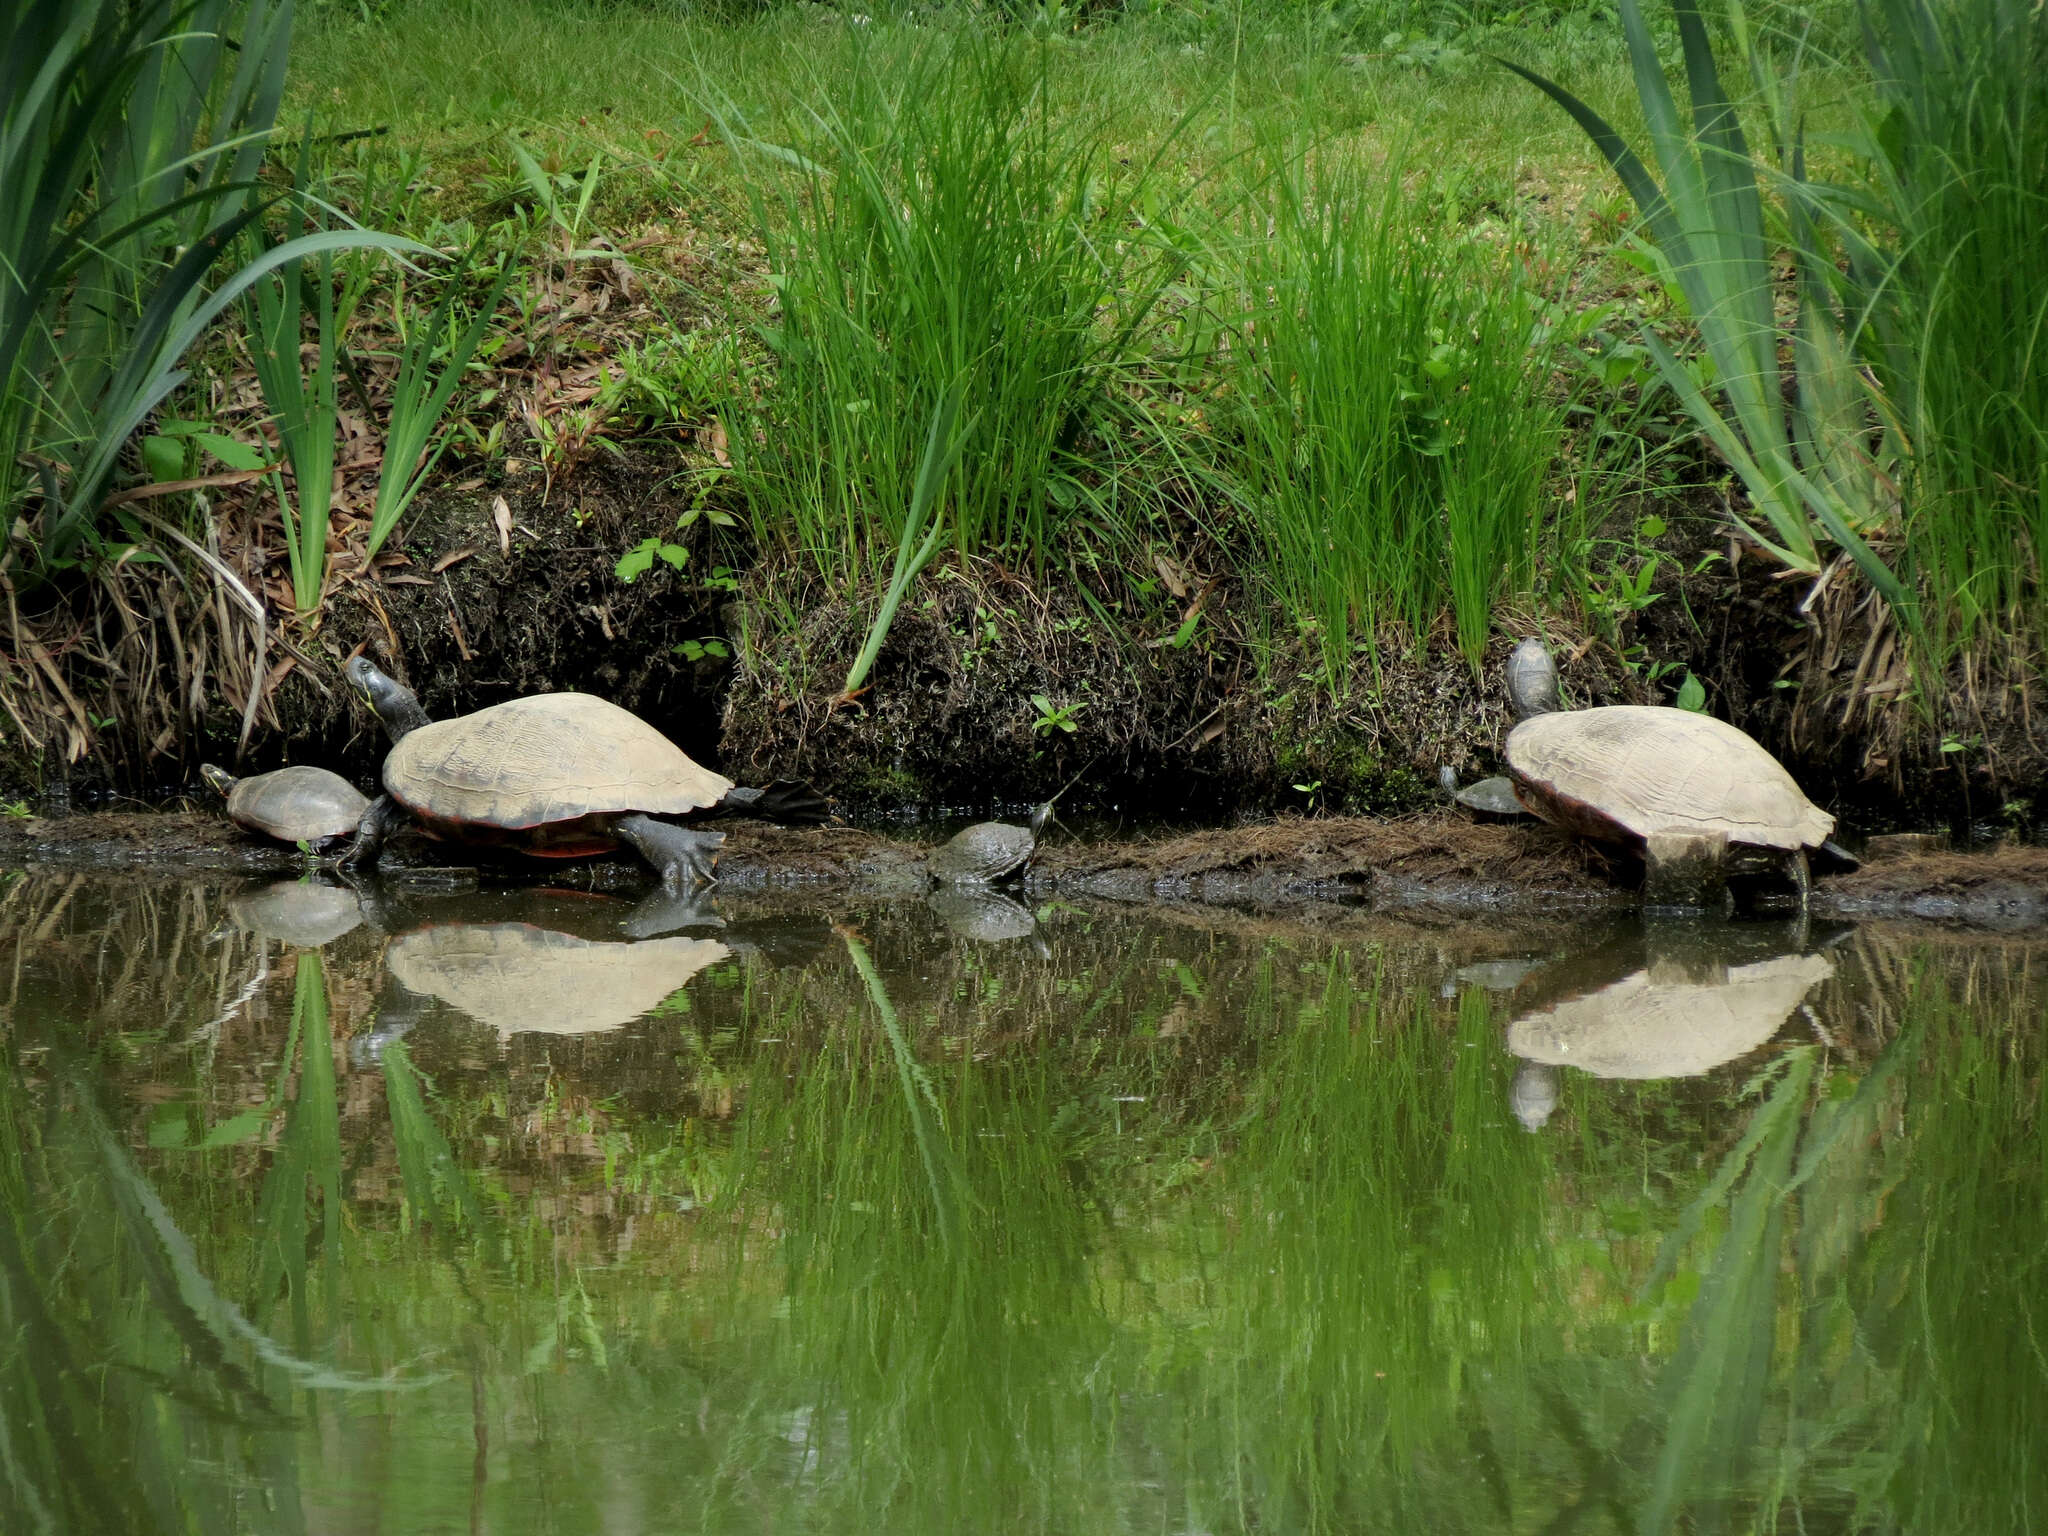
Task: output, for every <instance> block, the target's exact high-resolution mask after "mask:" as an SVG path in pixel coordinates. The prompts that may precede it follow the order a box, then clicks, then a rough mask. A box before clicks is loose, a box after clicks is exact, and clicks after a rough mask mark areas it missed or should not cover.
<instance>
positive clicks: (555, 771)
mask: <svg viewBox="0 0 2048 1536" xmlns="http://www.w3.org/2000/svg"><path fill="white" fill-rule="evenodd" d="M384 787H385V789H387V790H389V791H390V793H391V797H392V798H393V799H394V800H396V801H397V802H398V803H399V804H400V805H402V806H404V807H405V808H406V809H407V810H408V811H411V812H412V813H413V814H414V815H415V816H417V817H419V818H420V819H421V820H422V821H424V822H426V823H427V824H428V826H429V827H430V828H433V829H435V830H440V831H444V832H448V833H451V834H454V835H458V836H462V837H465V838H470V839H475V840H482V841H504V842H510V843H517V844H522V845H525V846H528V847H529V848H532V849H533V850H534V851H539V852H547V853H558V854H564V855H567V854H572V853H594V852H599V851H602V850H603V849H606V848H610V847H614V846H616V843H617V840H616V839H615V838H612V837H611V836H609V835H608V832H607V825H606V824H607V819H608V818H610V817H612V816H617V815H623V814H625V813H627V812H629V811H644V812H646V813H647V814H649V815H653V816H687V815H688V814H690V813H691V812H692V811H701V810H705V809H707V808H709V807H711V806H714V805H716V804H717V803H718V802H719V801H720V800H722V799H723V798H725V795H726V793H727V792H728V791H729V790H731V788H732V780H730V779H728V778H725V777H724V776H723V775H720V774H716V773H713V772H712V771H711V770H710V769H708V768H705V767H702V766H700V765H699V764H697V763H695V762H693V761H691V759H690V758H689V756H688V755H687V754H685V753H684V751H683V749H682V748H681V747H678V746H677V745H676V744H675V743H674V742H672V741H670V740H669V739H668V738H667V737H666V736H664V735H662V734H661V732H659V731H657V730H656V729H655V728H654V727H653V726H651V725H649V724H648V723H647V722H646V721H644V720H642V719H641V718H640V717H639V716H638V715H635V714H633V713H632V712H630V711H628V710H624V709H621V708H619V706H618V705H616V704H612V703H609V702H607V701H606V700H604V699H600V698H598V697H597V696H596V695H594V694H588V693H541V694H535V695H533V696H532V697H531V698H524V699H512V700H510V701H509V702H507V703H504V704H494V705H492V706H491V707H490V708H489V709H480V710H478V711H476V713H474V714H469V715H461V716H458V717H457V718H455V719H453V720H436V721H434V722H433V723H432V724H430V725H423V726H420V727H419V728H418V729H416V730H412V731H408V732H406V734H405V735H404V736H402V737H400V738H399V740H398V743H397V744H396V745H395V746H393V747H392V749H391V753H390V755H389V756H388V757H386V758H385V759H384Z"/></svg>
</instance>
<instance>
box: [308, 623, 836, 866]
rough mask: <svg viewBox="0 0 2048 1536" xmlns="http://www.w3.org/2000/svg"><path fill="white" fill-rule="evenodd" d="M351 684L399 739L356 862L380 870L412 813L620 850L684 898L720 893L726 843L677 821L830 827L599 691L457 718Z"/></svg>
mask: <svg viewBox="0 0 2048 1536" xmlns="http://www.w3.org/2000/svg"><path fill="white" fill-rule="evenodd" d="M348 679H349V682H350V683H351V684H352V685H353V686H354V688H355V689H356V691H357V692H358V693H360V694H361V695H362V696H363V698H364V699H365V700H366V701H367V702H368V704H369V706H370V708H371V709H372V710H373V711H374V712H375V713H376V715H377V718H378V719H379V720H380V721H381V722H383V725H384V728H385V730H386V731H387V732H388V733H389V734H390V737H391V742H392V746H391V752H390V755H389V756H387V757H386V758H385V759H384V773H383V778H384V791H385V793H384V795H383V796H382V798H380V799H378V800H377V801H375V802H374V803H373V804H372V805H371V806H370V808H369V809H368V811H366V812H365V813H364V815H363V822H362V828H361V830H360V831H359V832H358V834H357V836H356V841H355V845H354V846H353V847H352V848H351V849H350V850H349V852H348V854H347V856H346V860H345V862H347V863H349V864H362V863H367V862H369V861H370V860H372V859H374V858H375V857H376V855H377V851H378V849H379V848H381V847H382V845H383V842H384V839H385V838H386V837H387V836H389V834H390V832H391V829H392V827H393V826H394V825H395V824H396V823H397V822H398V821H399V819H400V818H401V817H403V816H410V817H412V818H413V819H414V820H416V821H417V822H418V823H419V824H420V826H421V827H422V828H423V829H424V830H425V831H426V832H427V833H428V835H429V836H433V837H441V838H449V839H452V840H455V841H460V842H468V843H483V844H490V845H496V846H500V847H507V848H512V849H515V850H517V851H518V852H520V853H525V854H530V855H532V856H534V857H536V858H550V859H565V858H584V857H588V856H590V855H592V854H599V853H609V852H611V851H613V850H614V849H616V848H618V847H619V846H620V845H621V844H625V845H626V846H628V847H630V848H632V849H633V851H634V852H635V853H637V854H639V855H640V857H641V858H642V859H643V860H645V861H646V863H647V864H648V865H650V866H651V867H652V868H653V869H654V870H655V871H656V872H657V873H658V874H660V876H661V879H662V884H663V885H665V886H667V887H668V888H669V889H671V890H680V889H683V888H685V887H686V886H688V885H690V884H693V883H701V884H709V883H710V882H711V881H712V880H713V879H714V878H715V877H714V875H713V874H712V869H713V866H714V865H716V864H717V862H718V851H719V848H720V846H721V845H722V844H723V843H724V841H725V834H724V833H723V832H706V831H700V830H698V829H696V828H694V827H680V826H677V825H675V823H674V822H673V821H671V820H667V819H664V818H670V817H704V816H713V815H743V816H760V817H763V818H770V819H777V820H789V821H799V820H801V821H822V820H826V819H829V817H830V808H829V807H828V806H827V805H826V804H825V802H824V801H823V800H821V799H820V798H819V797H818V796H817V795H816V794H814V793H812V792H811V791H810V790H808V789H806V788H804V787H803V786H801V785H791V784H776V785H771V786H769V787H768V788H767V789H765V790H764V789H744V788H740V787H738V786H736V785H735V784H734V783H733V782H732V780H730V779H728V778H726V777H724V776H723V775H722V774H716V773H713V772H712V771H711V770H710V769H709V768H704V767H700V766H699V765H698V764H696V763H694V762H692V761H691V760H690V758H689V757H688V756H687V755H685V753H684V752H683V750H682V748H680V747H678V746H677V745H676V744H675V743H674V742H672V741H670V740H669V739H668V738H667V737H666V736H664V735H662V734H661V732H659V731H657V730H656V729H655V728H654V727H653V726H651V725H649V724H648V723H647V722H646V721H644V720H642V719H641V718H640V717H639V716H638V715H635V714H633V713H631V712H630V711H627V710H623V709H621V708H619V706H618V705H616V704H613V703H610V702H608V701H606V700H604V699H600V698H598V697H596V696H595V695H593V694H588V693H543V694H536V695H534V696H532V697H529V698H524V699H513V700H510V701H509V702H507V703H504V704H494V705H492V706H491V707H490V708H489V709H480V710H478V711H476V712H475V713H474V714H469V715H461V716H458V717H457V718H455V719H453V720H439V721H436V720H430V719H429V718H428V717H427V712H426V711H425V710H424V709H422V708H421V707H420V701H419V699H418V698H417V697H416V696H415V695H414V694H413V692H412V690H411V689H409V688H405V687H402V686H401V685H400V684H398V683H396V682H394V681H393V680H392V679H391V678H389V677H387V676H385V675H384V673H382V672H380V671H379V670H378V669H377V668H376V667H375V666H374V665H373V664H371V662H370V661H369V660H368V659H367V658H365V657H361V656H358V657H357V658H356V659H355V660H353V661H351V662H350V663H349V664H348Z"/></svg>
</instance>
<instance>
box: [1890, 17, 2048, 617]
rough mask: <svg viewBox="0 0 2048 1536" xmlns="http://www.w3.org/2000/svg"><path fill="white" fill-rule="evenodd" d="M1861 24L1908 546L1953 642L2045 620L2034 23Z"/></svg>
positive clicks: (2041, 239)
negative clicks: (1872, 94)
mask: <svg viewBox="0 0 2048 1536" xmlns="http://www.w3.org/2000/svg"><path fill="white" fill-rule="evenodd" d="M1868 21H1869V27H1870V32H1869V40H1870V53H1871V65H1872V73H1873V75H1874V77H1875V83H1876V89H1877V103H1876V108H1875V112H1874V113H1873V118H1874V121H1873V122H1872V124H1871V130H1872V131H1871V134H1870V140H1871V142H1870V146H1869V148H1870V154H1869V158H1868V169H1869V173H1870V175H1869V180H1868V187H1867V190H1868V193H1869V200H1868V202H1867V203H1866V205H1865V207H1864V212H1865V215H1866V217H1867V218H1869V219H1870V220H1871V221H1872V222H1873V223H1874V224H1875V225H1876V226H1877V228H1878V230H1879V231H1880V233H1881V236H1888V237H1889V239H1890V241H1891V242H1892V251H1891V252H1889V253H1887V254H1886V256H1885V257H1882V258H1878V259H1877V260H1873V259H1872V255H1871V254H1868V253H1867V254H1866V255H1865V258H1864V261H1863V263H1862V266H1863V267H1864V269H1865V273H1864V275H1865V278H1866V281H1867V282H1868V283H1869V286H1870V287H1871V288H1872V289H1874V293H1873V296H1872V299H1871V319H1872V339H1873V343H1874V344H1873V346H1872V347H1871V348H1870V352H1871V358H1872V362H1873V365H1874V367H1875V369H1876V372H1877V375H1878V377H1879V378H1880V380H1881V381H1882V383H1883V385H1884V388H1885V391H1886V393H1887V395H1888V396H1889V398H1890V401H1891V404H1892V409H1893V411H1894V413H1895V414H1896V416H1897V418H1898V420H1899V421H1900V422H1901V423H1902V425H1903V427H1904V429H1905V433H1906V435H1907V437H1908V438H1909V439H1910V440H1911V442H1912V443H1913V445H1914V450H1915V451H1914V464H1913V468H1914V471H1915V473H1914V479H1913V483H1912V485H1911V487H1910V491H1911V515H1910V517H1909V519H1908V523H1907V529H1906V533H1907V545H1908V552H1909V555H1910V557H1911V559H1912V561H1913V564H1914V566H1915V568H1916V569H1917V571H1918V572H1919V573H1920V575H1921V576H1922V578H1923V579H1924V580H1925V582H1926V583H1927V586H1928V588H1929V590H1930V593H1931V594H1932V595H1933V596H1935V597H1936V598H1937V599H1938V601H1936V602H1935V603H1934V604H1933V605H1932V612H1931V617H1932V618H1933V620H1934V622H1935V623H1937V624H1938V625H1939V626H1940V627H1941V632H1942V637H1943V638H1944V639H1945V640H1946V641H1948V642H1949V643H1958V642H1961V643H1967V642H1969V641H1971V640H1974V639H1977V638H1979V637H1981V636H1985V635H1987V634H1988V635H1994V636H1995V635H1996V634H1997V633H1999V632H2000V631H2001V630H2006V629H2009V628H2010V627H2012V626H2013V625H2014V624H2015V622H2024V623H2026V624H2028V625H2030V626H2031V627H2032V628H2033V629H2034V632H2035V633H2036V635H2040V634H2043V633H2048V599H2044V596H2043V594H2044V591H2048V588H2044V585H2043V579H2042V578H2043V574H2044V573H2043V569H2042V566H2043V562H2044V561H2048V22H2044V20H2043V17H2042V12H2041V8H2040V7H2039V6H2038V5H2026V4H2022V3H2018V0H1940V3H1935V0H1878V3H1877V4H1875V5H1873V6H1872V7H1871V9H1870V13H1869V17H1868ZM1872 267H1876V269H1877V270H1875V271H1871V270H1869V269H1871V268H1872Z"/></svg>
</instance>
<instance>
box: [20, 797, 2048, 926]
mask: <svg viewBox="0 0 2048 1536" xmlns="http://www.w3.org/2000/svg"><path fill="white" fill-rule="evenodd" d="M928 848H929V844H928V843H926V842H920V841H915V840H912V839H908V838H903V837H898V836H892V835H890V834H888V833H884V832H877V831H870V830H864V829H860V828H852V827H826V828H805V829H788V828H779V827H771V826H764V825H759V824H754V823H736V824H734V825H733V826H732V827H731V829H730V831H729V835H728V840H727V843H726V848H725V854H724V857H723V858H722V860H721V861H720V864H719V875H720V889H722V890H727V891H732V892H735V893H743V892H763V891H785V892H791V893H795V892H802V891H817V892H819V893H821V894H823V893H827V892H832V893H838V892H849V893H861V894H876V895H891V894H896V895H910V894H917V893H921V892H923V891H924V890H925V888H926V886H927V883H928V882H927V879H926V876H925V873H924V859H925V855H926V852H927V850H928ZM473 856H474V855H473V852H472V851H471V850H462V849H451V848H448V847H445V846H442V845H436V844H432V843H429V842H426V841H425V840H423V839H417V838H410V837H408V838H405V839H400V840H396V841H395V842H394V845H393V849H392V853H391V858H392V860H393V862H395V863H397V864H400V865H403V866H406V867H411V868H416V869H418V870H421V871H433V870H436V869H440V870H443V871H448V872H451V873H450V876H449V877H450V878H456V879H466V878H471V876H470V875H469V874H468V873H467V872H469V871H472V870H474V871H476V875H475V878H480V879H482V880H484V881H487V882H499V881H515V882H527V883H531V882H536V881H539V880H545V881H546V882H547V883H550V884H555V885H569V886H575V887H579V888H584V889H590V890H599V891H620V892H624V891H634V890H639V889H643V888H645V887H646V886H647V884H648V878H647V874H646V872H645V871H644V870H643V869H641V868H640V867H639V866H638V865H637V864H633V863H630V862H626V861H622V860H597V861H590V862H586V863H578V864H573V865H562V866H551V867H545V868H543V867H538V866H535V865H533V864H530V863H520V864H512V865H487V866H484V867H482V868H481V869H479V868H478V866H476V865H474V864H472V863H470V862H468V861H469V860H470V859H472V858H473ZM305 862H306V861H305V860H304V858H303V856H302V855H301V854H299V853H298V852H297V850H295V849H291V848H285V847H281V846H279V845H277V844H275V843H270V842H267V841H262V840H259V839H257V838H255V837H252V836H250V835H248V834H245V833H243V832H242V831H241V830H240V829H238V828H236V827H235V826H233V825H232V824H231V823H228V822H226V821H224V820H222V819H221V818H220V817H218V816H213V815H206V814H200V813H193V812H146V813H96V814H88V815H79V816H71V817H65V818H61V819H52V818H42V817H27V818H13V819H9V820H7V821H6V822H5V823H0V867H12V868H37V867H45V868H55V869H73V870H100V871H113V870H124V869H125V870H136V871H143V870H149V871H154V872H157V873H170V872H175V871H180V870H188V871H193V872H201V871H209V872H226V873H242V874H247V875H251V876H261V875H270V876H289V875H293V874H296V873H298V872H299V871H301V870H302V869H303V868H304V867H305ZM421 878H435V876H433V875H431V874H422V876H421ZM1633 881H1634V872H1633V871H1632V870H1630V869H1628V868H1626V867H1615V868H1609V867H1606V866H1605V865H1604V864H1603V862H1602V860H1601V859H1600V857H1599V855H1598V854H1597V853H1595V852H1593V851H1591V850H1589V849H1588V848H1586V847H1585V846H1583V845H1581V844H1578V843H1575V842H1573V841H1572V840H1570V839H1569V838H1567V837H1565V836H1563V835H1562V834H1559V833H1557V832H1555V831H1553V830H1551V829H1550V828H1547V827H1541V826H1516V825H1476V824H1474V823H1471V822H1468V821H1464V820H1462V819H1460V818H1454V817H1451V816H1448V815H1428V816H1418V817H1407V818H1400V819H1394V820H1376V819H1367V818H1352V817H1326V818H1323V817H1318V818H1308V817H1298V818H1287V819H1282V820H1279V821H1274V822H1268V823H1264V824H1260V825H1253V826H1242V827H1228V828H1213V829H1209V830H1204V831H1196V832H1180V833H1170V834H1169V833H1162V834H1159V835H1156V836H1150V837H1142V838H1125V839H1115V840H1098V841H1075V842H1055V843H1052V844H1050V845H1049V846H1047V847H1046V848H1044V849H1043V850H1042V851H1041V853H1040V856H1039V859H1038V861H1037V862H1036V863H1035V864H1034V865H1033V867H1032V870H1031V872H1030V876H1029V878H1028V880H1027V881H1026V882H1025V885H1024V887H1023V893H1024V894H1027V895H1029V896H1031V897H1034V898H1046V899H1057V898H1061V897H1070V896H1071V897H1088V898H1094V899H1098V900H1108V901H1115V902H1145V903H1162V904H1170V905H1177V906H1195V907H1233V908H1241V909H1247V910H1254V911H1276V912H1284V911H1288V910H1294V909H1304V908H1309V907H1317V906H1330V905H1339V906H1350V907H1364V908H1371V909H1375V910H1381V909H1384V910H1401V909H1406V908H1432V907H1433V908H1439V909H1443V910H1447V911H1455V912H1463V913H1468V914H1476V913H1484V912H1501V913H1559V914H1569V913H1572V912H1586V913H1592V912H1600V913H1619V912H1627V911H1630V910H1632V909H1633V908H1635V907H1636V906H1637V905H1638V900H1637V893H1636V890H1635V887H1634V884H1633ZM1813 911H1814V912H1815V914H1816V915H1820V916H1827V917H1843V918H1866V917H1884V918H1912V919H1919V920H1923V921H1931V922H1938V923H1949V924H1960V925H1966V926H1974V927H1984V928H1994V929H2020V928H2031V927H2039V926H2048V848H2040V847H2032V846H2026V845H2019V844H2007V845H2002V846H1999V847H1996V848H1992V849H1989V850H1984V851H1978V852H1970V853H1950V852H1920V853H1911V854H1907V855H1905V856H1902V857H1894V858H1887V859H1884V860H1881V861H1877V862H1872V863H1867V864H1865V865H1864V866H1863V868H1861V869H1860V870H1857V871H1855V872H1853V873H1849V874H1840V875H1833V876H1828V877H1825V878H1822V879H1819V880H1817V881H1816V883H1815V887H1814V894H1813Z"/></svg>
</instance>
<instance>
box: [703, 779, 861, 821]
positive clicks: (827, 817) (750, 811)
mask: <svg viewBox="0 0 2048 1536" xmlns="http://www.w3.org/2000/svg"><path fill="white" fill-rule="evenodd" d="M702 814H703V815H705V816H751V817H753V818H755V819H756V820H759V821H779V822H799V823H811V824H816V823H822V822H828V821H837V820H838V819H839V817H838V812H836V811H835V810H834V809H833V807H832V802H831V801H830V800H829V799H827V798H826V797H825V796H824V795H821V794H819V793H818V792H817V791H816V790H815V789H813V788H811V786H810V785H808V784H800V783H798V782H797V781H796V780H795V779H777V780H776V781H775V782H774V783H772V784H765V785H763V786H761V787H760V788H759V789H753V788H750V787H748V786H747V785H744V784H735V785H734V786H733V787H732V788H731V789H729V790H727V791H726V792H725V798H724V799H722V800H720V801H719V802H718V804H716V805H714V806H712V807H711V809H710V810H708V811H705V812H703V813H702Z"/></svg>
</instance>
